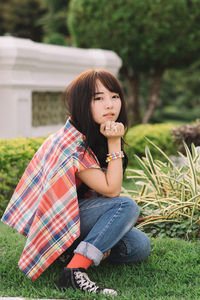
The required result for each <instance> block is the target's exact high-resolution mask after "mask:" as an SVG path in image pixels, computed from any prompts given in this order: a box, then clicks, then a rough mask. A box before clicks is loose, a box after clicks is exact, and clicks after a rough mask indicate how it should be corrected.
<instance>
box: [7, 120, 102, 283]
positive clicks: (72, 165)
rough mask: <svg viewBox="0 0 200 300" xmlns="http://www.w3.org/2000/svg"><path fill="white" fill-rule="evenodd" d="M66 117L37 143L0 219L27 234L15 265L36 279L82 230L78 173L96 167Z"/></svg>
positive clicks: (77, 133)
mask: <svg viewBox="0 0 200 300" xmlns="http://www.w3.org/2000/svg"><path fill="white" fill-rule="evenodd" d="M84 139H85V137H84V135H82V134H81V133H80V132H79V131H78V130H77V129H76V128H75V127H74V126H73V125H72V124H71V123H70V122H69V120H68V121H67V122H66V124H65V126H64V127H63V128H61V129H60V130H59V131H58V132H56V133H55V134H53V135H51V136H50V137H49V138H48V139H47V140H46V141H45V142H44V143H43V145H42V146H41V147H40V148H39V150H38V151H37V152H36V154H35V155H34V157H33V159H32V160H31V162H30V164H29V165H28V167H27V169H26V170H25V172H24V175H23V176H22V178H21V180H20V181H19V183H18V185H17V188H16V190H15V192H14V194H13V196H12V198H11V200H10V202H9V205H8V207H7V209H6V211H5V213H4V215H3V217H2V221H3V222H4V223H5V224H7V225H9V226H11V227H13V228H15V229H16V230H17V231H18V232H19V233H21V234H23V235H25V236H26V237H27V241H26V245H25V247H24V250H23V252H22V255H21V258H20V260H19V263H18V264H19V268H20V269H21V270H22V272H24V273H25V274H26V275H27V276H28V277H29V278H31V279H32V280H35V279H36V278H37V277H38V276H39V275H40V274H41V273H42V272H43V271H44V270H45V269H46V268H47V267H48V266H49V265H50V264H51V263H52V262H53V261H54V260H55V259H56V258H57V257H58V256H59V255H61V254H62V253H63V252H64V251H65V250H66V249H67V248H68V247H69V246H71V244H72V243H73V242H74V241H75V240H76V239H77V238H78V236H79V235H80V220H79V207H78V201H77V189H76V173H77V172H80V171H82V170H85V169H87V168H100V166H99V162H98V160H97V158H96V157H95V155H94V153H93V152H92V150H90V149H87V151H86V152H85V147H84Z"/></svg>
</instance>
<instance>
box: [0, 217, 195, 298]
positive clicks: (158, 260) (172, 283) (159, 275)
mask: <svg viewBox="0 0 200 300" xmlns="http://www.w3.org/2000/svg"><path fill="white" fill-rule="evenodd" d="M24 243H25V239H24V237H22V236H21V235H19V234H18V233H17V232H16V231H14V230H13V229H11V228H9V227H8V226H6V225H4V224H2V223H0V296H1V297H3V296H9V297H13V296H16V297H20V296H21V297H30V298H57V299H59V298H62V299H63V298H67V299H74V300H75V299H85V300H86V299H97V300H98V299H110V297H105V296H92V295H83V294H81V293H80V292H79V291H78V292H74V291H73V290H72V289H68V290H67V291H66V292H65V293H61V292H59V291H58V290H56V288H55V285H54V282H55V281H56V279H57V278H58V277H59V274H60V273H61V272H62V269H63V265H62V263H61V262H58V261H55V262H54V263H53V264H52V265H51V266H50V267H49V268H48V269H47V270H46V271H45V272H44V273H43V274H42V275H41V276H40V277H39V278H38V279H37V280H36V281H34V282H33V281H31V280H30V279H28V278H26V277H25V276H24V275H23V273H22V272H21V271H20V270H19V269H18V265H17V262H18V260H19V257H20V255H21V252H22V249H23V247H24ZM151 243H152V253H151V256H150V257H149V258H148V259H147V260H146V261H144V262H143V263H141V264H135V265H134V264H132V265H131V264H129V265H107V264H106V263H103V264H101V265H100V266H99V267H97V268H96V267H92V268H90V269H89V275H90V278H91V279H92V280H94V281H97V282H98V284H100V285H102V286H107V287H112V288H114V289H116V290H117V291H118V294H119V296H117V297H115V298H114V299H117V300H118V299H120V300H122V299H124V300H131V299H138V300H143V299H145V300H146V299H151V300H154V299H174V300H175V299H191V300H194V299H200V241H196V242H187V241H184V240H177V239H152V241H151Z"/></svg>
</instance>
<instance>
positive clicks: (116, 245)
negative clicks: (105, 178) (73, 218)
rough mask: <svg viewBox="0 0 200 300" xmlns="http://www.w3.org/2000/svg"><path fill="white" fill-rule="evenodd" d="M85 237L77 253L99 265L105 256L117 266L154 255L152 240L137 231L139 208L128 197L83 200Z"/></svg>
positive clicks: (81, 204)
mask: <svg viewBox="0 0 200 300" xmlns="http://www.w3.org/2000/svg"><path fill="white" fill-rule="evenodd" d="M79 209H80V222H81V235H80V237H79V239H78V242H79V244H78V247H77V248H76V249H75V250H74V253H79V254H82V255H84V256H86V257H88V258H89V259H91V260H93V262H94V264H95V265H98V264H99V263H100V261H101V259H102V257H103V254H104V253H105V252H106V251H107V250H109V249H111V254H110V256H109V257H108V258H107V259H106V261H108V262H113V263H129V262H140V261H142V260H143V259H145V258H146V257H147V256H148V255H149V254H150V241H149V238H148V237H147V236H146V234H144V233H143V232H141V231H140V230H138V229H136V228H135V227H134V225H135V223H136V221H137V219H138V216H139V208H138V205H137V204H136V203H135V202H134V201H133V200H132V199H130V198H128V197H115V198H107V197H98V198H93V199H91V198H89V199H83V200H79Z"/></svg>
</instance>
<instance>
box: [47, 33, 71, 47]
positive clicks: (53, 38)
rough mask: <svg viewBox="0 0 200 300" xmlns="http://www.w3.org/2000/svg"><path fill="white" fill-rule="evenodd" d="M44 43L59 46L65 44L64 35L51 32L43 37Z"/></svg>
mask: <svg viewBox="0 0 200 300" xmlns="http://www.w3.org/2000/svg"><path fill="white" fill-rule="evenodd" d="M44 43H45V44H52V45H60V46H67V40H66V37H65V36H64V35H63V34H61V33H57V32H54V33H51V34H49V35H46V36H45V37H44Z"/></svg>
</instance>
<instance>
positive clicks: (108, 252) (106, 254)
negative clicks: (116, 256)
mask: <svg viewBox="0 0 200 300" xmlns="http://www.w3.org/2000/svg"><path fill="white" fill-rule="evenodd" d="M110 252H111V250H108V251H107V252H105V253H104V255H103V257H102V261H103V260H104V259H106V258H107V257H108V256H109V255H110Z"/></svg>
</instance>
